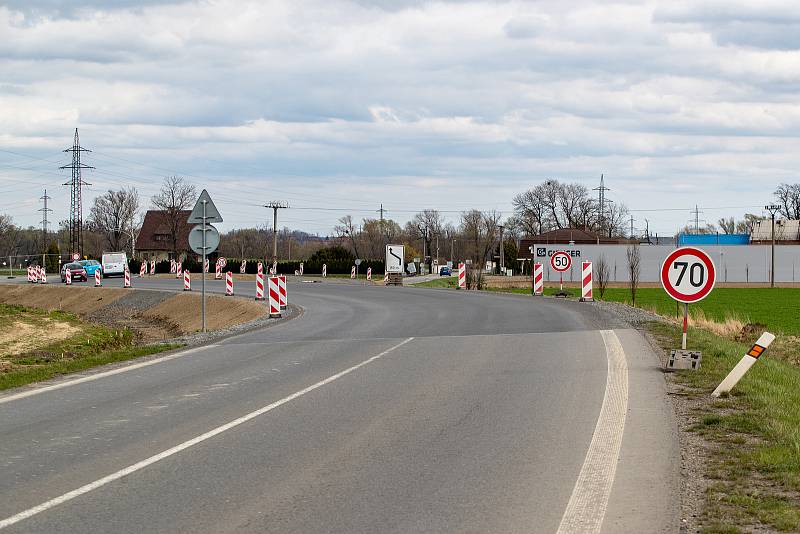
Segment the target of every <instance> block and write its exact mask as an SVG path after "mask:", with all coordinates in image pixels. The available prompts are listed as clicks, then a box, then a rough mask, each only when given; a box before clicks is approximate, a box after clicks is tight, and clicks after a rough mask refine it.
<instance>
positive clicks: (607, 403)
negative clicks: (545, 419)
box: [558, 330, 628, 534]
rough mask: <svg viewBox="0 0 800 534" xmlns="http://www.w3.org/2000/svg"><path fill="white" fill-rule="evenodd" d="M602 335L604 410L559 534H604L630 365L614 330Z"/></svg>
mask: <svg viewBox="0 0 800 534" xmlns="http://www.w3.org/2000/svg"><path fill="white" fill-rule="evenodd" d="M600 334H601V335H602V336H603V343H604V344H605V347H606V357H607V359H608V374H607V376H606V392H605V395H604V397H603V407H602V408H601V409H600V416H599V417H598V418H597V426H596V427H595V429H594V435H593V436H592V442H591V443H590V444H589V451H588V452H587V453H586V459H585V460H584V462H583V467H582V468H581V472H580V474H579V475H578V480H577V482H576V483H575V488H574V489H573V490H572V496H571V497H570V499H569V503H568V504H567V509H566V510H565V511H564V515H563V516H562V518H561V524H560V525H559V527H558V533H559V534H567V533H575V532H581V533H584V532H587V533H588V532H594V533H596V532H600V529H601V528H602V526H603V518H604V517H605V514H606V507H607V506H608V498H609V496H610V495H611V487H612V486H613V484H614V475H615V474H616V471H617V462H618V460H619V451H620V448H621V446H622V434H623V432H624V430H625V415H626V413H627V411H628V364H627V362H626V361H625V351H624V350H623V348H622V343H620V341H619V338H618V337H617V334H615V333H614V331H613V330H602V331H601V332H600Z"/></svg>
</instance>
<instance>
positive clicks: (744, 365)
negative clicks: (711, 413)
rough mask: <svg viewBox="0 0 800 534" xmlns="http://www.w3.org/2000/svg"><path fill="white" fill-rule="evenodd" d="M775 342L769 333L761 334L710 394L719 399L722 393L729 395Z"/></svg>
mask: <svg viewBox="0 0 800 534" xmlns="http://www.w3.org/2000/svg"><path fill="white" fill-rule="evenodd" d="M773 341H775V336H774V335H772V334H770V333H769V332H764V333H763V334H761V337H759V338H758V341H756V342H755V344H753V347H752V348H751V349H750V350H749V351H747V354H745V355H744V356H742V359H741V360H739V363H737V364H736V367H734V368H733V369H731V372H730V373H728V376H726V377H725V379H724V380H723V381H722V382H720V384H719V385H718V386H717V389H715V390H714V392H713V393H712V394H711V395H712V396H714V397H719V396H720V395H722V394H723V393H730V391H731V390H732V389H733V387H734V386H735V385H736V384H737V383H739V380H741V379H742V377H743V376H744V375H745V373H746V372H747V371H749V370H750V368H751V367H753V365H755V363H756V362H757V361H758V358H759V357H760V356H761V355H763V354H764V353H765V352H766V351H767V348H769V346H770V345H771V344H772V342H773Z"/></svg>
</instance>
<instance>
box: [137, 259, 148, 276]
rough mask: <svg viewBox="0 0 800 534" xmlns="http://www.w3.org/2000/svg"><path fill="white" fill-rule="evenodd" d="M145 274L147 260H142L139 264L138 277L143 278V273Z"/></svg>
mask: <svg viewBox="0 0 800 534" xmlns="http://www.w3.org/2000/svg"><path fill="white" fill-rule="evenodd" d="M146 274H147V262H146V261H143V262H142V265H141V266H139V278H143V277H144V275H146Z"/></svg>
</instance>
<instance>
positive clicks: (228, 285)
mask: <svg viewBox="0 0 800 534" xmlns="http://www.w3.org/2000/svg"><path fill="white" fill-rule="evenodd" d="M225 296H226V297H232V296H233V273H232V272H230V271H228V272H227V273H225Z"/></svg>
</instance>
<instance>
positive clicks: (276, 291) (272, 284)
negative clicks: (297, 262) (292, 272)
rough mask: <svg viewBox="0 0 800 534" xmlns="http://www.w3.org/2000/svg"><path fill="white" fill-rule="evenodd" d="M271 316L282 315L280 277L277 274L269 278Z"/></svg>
mask: <svg viewBox="0 0 800 534" xmlns="http://www.w3.org/2000/svg"><path fill="white" fill-rule="evenodd" d="M268 281H269V316H270V317H280V316H281V295H280V279H279V278H278V277H277V276H270V277H269V279H268Z"/></svg>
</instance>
